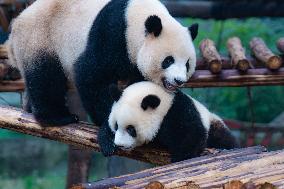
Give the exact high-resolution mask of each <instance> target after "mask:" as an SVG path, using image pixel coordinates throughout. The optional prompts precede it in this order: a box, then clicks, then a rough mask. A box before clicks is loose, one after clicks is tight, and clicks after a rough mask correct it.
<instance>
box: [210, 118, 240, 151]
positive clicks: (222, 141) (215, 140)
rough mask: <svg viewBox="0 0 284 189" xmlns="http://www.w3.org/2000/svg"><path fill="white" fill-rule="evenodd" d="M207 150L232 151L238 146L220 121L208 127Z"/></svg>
mask: <svg viewBox="0 0 284 189" xmlns="http://www.w3.org/2000/svg"><path fill="white" fill-rule="evenodd" d="M207 147H208V148H217V149H233V148H239V147H240V145H239V143H238V141H237V140H236V138H235V137H234V136H233V135H232V133H231V132H230V130H229V129H228V128H227V127H225V125H224V123H223V122H221V121H214V122H212V123H211V125H210V130H209V134H208V140H207Z"/></svg>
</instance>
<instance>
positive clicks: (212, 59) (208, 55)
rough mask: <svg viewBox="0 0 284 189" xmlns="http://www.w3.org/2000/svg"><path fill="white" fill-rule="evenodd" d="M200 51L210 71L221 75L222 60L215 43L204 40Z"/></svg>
mask: <svg viewBox="0 0 284 189" xmlns="http://www.w3.org/2000/svg"><path fill="white" fill-rule="evenodd" d="M200 51H201V54H202V56H203V58H204V59H205V61H206V62H207V65H208V68H209V70H210V71H211V72H212V73H213V74H218V73H220V72H221V70H222V60H221V56H220V55H219V53H218V51H217V49H216V47H215V44H214V42H213V41H212V40H210V39H204V40H203V41H202V42H201V43H200Z"/></svg>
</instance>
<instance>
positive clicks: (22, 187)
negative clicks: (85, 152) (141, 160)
mask: <svg viewBox="0 0 284 189" xmlns="http://www.w3.org/2000/svg"><path fill="white" fill-rule="evenodd" d="M2 1H3V0H0V7H2V10H4V11H5V15H6V16H7V15H8V21H10V17H13V16H16V15H17V13H18V12H20V11H21V10H22V9H23V8H24V7H25V6H27V5H28V4H27V2H26V1H24V0H22V1H18V3H20V5H21V6H20V5H19V4H15V3H14V4H13V3H11V4H4V3H3V2H4V1H3V2H2ZM171 2H172V3H175V2H177V1H171ZM182 2H185V1H182ZM195 2H198V1H195ZM206 2H209V1H206ZM212 2H221V1H212ZM225 2H231V1H230V0H227V1H225ZM248 2H249V1H248ZM255 2H256V4H257V3H261V2H262V1H255ZM223 8H224V9H226V6H224V7H223ZM282 10H283V9H282ZM239 11H242V8H241V7H240V10H239ZM11 15H12V16H11ZM0 16H1V18H2V20H3V14H1V11H0ZM196 17H198V16H196ZM209 17H210V15H209ZM212 17H215V16H214V15H213V16H212ZM177 19H178V20H179V21H180V22H181V23H182V24H183V25H185V26H186V25H190V24H192V23H194V22H198V23H199V24H200V30H199V35H198V38H197V40H196V41H195V46H196V48H197V49H198V47H199V44H200V41H201V40H202V39H204V38H210V39H212V40H214V41H215V43H216V45H217V48H218V49H219V51H220V52H221V54H223V55H225V56H227V54H228V52H227V51H226V41H227V39H228V38H229V37H232V36H238V37H240V39H241V41H242V42H243V45H244V46H245V47H246V49H249V47H248V44H249V41H250V40H251V38H252V37H261V38H262V39H263V40H264V41H265V42H266V43H267V45H268V47H269V48H270V49H272V51H274V52H275V53H278V54H279V52H278V51H277V49H276V46H275V43H276V41H277V39H279V38H280V37H283V36H284V18H280V17H261V18H258V17H252V18H237V19H232V18H229V19H223V18H222V19H219V18H217V19H212V18H211V19H210V18H209V19H208V18H206V19H199V18H194V19H192V18H180V17H179V18H177ZM8 30H9V29H7V26H6V25H5V23H4V22H3V21H2V22H0V44H1V43H4V42H5V40H6V39H7V36H8ZM184 92H186V93H188V94H190V95H192V96H193V97H195V98H196V99H198V100H199V101H201V102H202V103H203V104H205V105H206V106H207V107H208V108H209V110H211V111H213V112H215V113H217V114H219V115H220V116H222V117H223V118H224V119H229V120H238V121H242V122H246V123H251V124H253V123H263V125H269V124H271V123H275V122H276V121H277V123H278V124H279V125H278V126H279V127H283V126H284V113H283V112H284V87H283V86H273V87H271V86H269V87H268V86H264V87H234V88H231V87H227V88H202V89H184ZM0 103H1V104H2V105H10V106H16V107H20V104H21V94H19V93H0ZM234 134H235V135H236V136H238V137H240V138H241V140H242V143H243V144H245V143H246V137H244V136H243V135H242V134H241V133H240V132H238V131H237V130H235V131H234ZM277 136H278V135H277V133H276V134H275V136H274V138H273V140H277ZM262 137H264V134H261V133H260V134H259V141H261V140H262ZM278 137H279V136H278ZM268 147H269V149H279V148H281V147H282V148H283V146H281V145H275V144H273V145H270V146H268ZM67 157H68V146H67V145H64V144H62V143H58V142H53V141H49V140H44V139H40V138H35V137H31V136H26V135H21V134H18V133H14V132H10V131H7V130H2V129H1V130H0V188H6V189H50V188H53V189H60V188H64V187H65V183H66V174H67ZM108 165H109V164H108V163H107V159H106V158H104V157H102V156H101V155H100V154H98V153H94V154H93V156H92V166H91V171H90V172H91V173H90V178H89V180H90V181H95V180H98V179H101V178H104V177H107V176H108V175H109V172H108V170H109V169H110V167H109V166H108ZM135 166H137V165H135ZM142 167H143V166H142V165H141V168H142ZM124 169H130V171H131V166H128V167H125V168H124ZM136 169H139V167H138V168H137V167H136V168H135V170H136ZM128 171H129V170H128ZM117 174H119V173H117Z"/></svg>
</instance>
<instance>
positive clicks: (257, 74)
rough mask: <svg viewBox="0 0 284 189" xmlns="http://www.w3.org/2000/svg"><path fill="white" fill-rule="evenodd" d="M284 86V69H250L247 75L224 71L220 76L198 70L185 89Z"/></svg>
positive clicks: (236, 71)
mask: <svg viewBox="0 0 284 189" xmlns="http://www.w3.org/2000/svg"><path fill="white" fill-rule="evenodd" d="M265 85H267V86H268V85H284V68H280V69H279V70H278V71H276V72H274V71H270V70H268V69H266V68H259V69H249V70H248V71H247V73H246V74H242V73H240V72H239V71H238V70H235V69H234V70H223V71H222V72H221V73H220V74H211V73H210V71H208V70H198V71H196V72H195V73H194V75H193V76H192V78H191V79H190V80H189V82H188V83H187V84H185V85H184V87H190V88H203V87H242V86H265Z"/></svg>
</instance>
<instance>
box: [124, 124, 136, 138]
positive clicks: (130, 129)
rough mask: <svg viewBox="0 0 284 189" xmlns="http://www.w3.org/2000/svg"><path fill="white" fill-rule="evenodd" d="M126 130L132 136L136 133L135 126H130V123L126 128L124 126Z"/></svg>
mask: <svg viewBox="0 0 284 189" xmlns="http://www.w3.org/2000/svg"><path fill="white" fill-rule="evenodd" d="M126 131H127V133H128V134H129V135H130V136H132V137H133V138H135V137H137V133H136V130H135V128H134V127H133V126H132V125H129V126H128V127H127V128H126Z"/></svg>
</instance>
